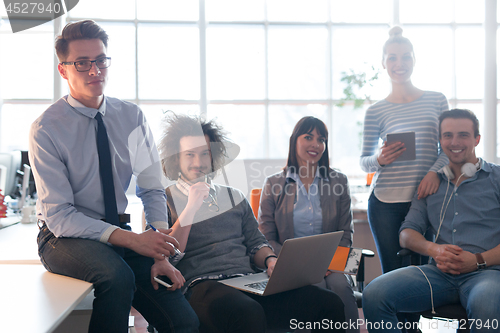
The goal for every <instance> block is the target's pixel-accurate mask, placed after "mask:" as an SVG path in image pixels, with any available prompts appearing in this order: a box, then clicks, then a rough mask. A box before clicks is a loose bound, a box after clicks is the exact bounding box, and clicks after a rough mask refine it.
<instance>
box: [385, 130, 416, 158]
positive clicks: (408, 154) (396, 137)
mask: <svg viewBox="0 0 500 333" xmlns="http://www.w3.org/2000/svg"><path fill="white" fill-rule="evenodd" d="M394 142H402V143H404V144H405V146H404V147H405V148H406V150H405V151H404V152H403V153H402V154H401V155H400V156H399V157H398V158H397V159H396V161H397V162H401V161H412V160H415V159H416V158H417V155H416V152H415V132H400V133H389V134H387V145H390V144H391V143H394Z"/></svg>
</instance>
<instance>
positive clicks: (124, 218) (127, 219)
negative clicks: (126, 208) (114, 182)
mask: <svg viewBox="0 0 500 333" xmlns="http://www.w3.org/2000/svg"><path fill="white" fill-rule="evenodd" d="M118 219H119V221H120V227H121V228H123V227H124V226H122V224H127V223H130V214H118ZM101 221H104V222H106V219H101ZM40 224H41V226H40ZM44 225H45V221H44V220H38V227H39V228H40V229H41V228H42V227H43V226H44Z"/></svg>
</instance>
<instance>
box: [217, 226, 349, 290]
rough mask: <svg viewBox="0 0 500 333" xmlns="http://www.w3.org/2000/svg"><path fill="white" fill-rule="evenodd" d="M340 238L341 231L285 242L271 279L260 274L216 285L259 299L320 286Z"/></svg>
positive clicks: (223, 281)
mask: <svg viewBox="0 0 500 333" xmlns="http://www.w3.org/2000/svg"><path fill="white" fill-rule="evenodd" d="M343 235H344V231H336V232H329V233H326V234H320V235H314V236H308V237H300V238H293V239H287V240H286V241H285V242H284V243H283V247H282V248H281V252H280V254H279V256H278V260H277V261H276V265H275V266H274V271H273V274H272V276H271V277H270V278H269V277H268V276H267V273H266V272H262V273H257V274H249V275H245V276H241V277H235V278H230V279H226V280H219V282H220V283H223V284H225V285H228V286H230V287H233V288H236V289H240V290H243V291H246V292H250V293H254V294H257V295H260V296H267V295H273V294H277V293H280V292H283V291H288V290H292V289H296V288H300V287H304V286H308V285H311V284H315V283H318V282H321V280H322V279H323V278H324V277H325V274H326V271H327V270H328V266H329V265H330V262H331V261H332V258H333V255H334V254H335V251H336V250H337V246H338V245H339V243H340V240H341V239H342V236H343Z"/></svg>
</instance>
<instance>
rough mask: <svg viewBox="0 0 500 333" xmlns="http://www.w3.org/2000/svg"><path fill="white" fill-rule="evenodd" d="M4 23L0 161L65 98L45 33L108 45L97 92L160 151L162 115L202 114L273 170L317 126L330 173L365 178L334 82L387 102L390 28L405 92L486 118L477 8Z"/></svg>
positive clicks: (244, 0) (379, 4)
mask: <svg viewBox="0 0 500 333" xmlns="http://www.w3.org/2000/svg"><path fill="white" fill-rule="evenodd" d="M103 6H105V7H103ZM96 8H99V10H96ZM0 15H1V17H2V21H1V24H0V48H1V50H2V52H0V97H1V98H3V106H2V108H1V111H0V131H1V132H0V151H6V150H12V149H27V136H28V129H29V125H30V123H31V122H32V121H33V120H34V119H36V117H37V116H38V115H39V114H41V113H42V112H43V111H44V110H45V108H46V107H47V105H49V104H50V103H52V102H53V101H54V100H56V99H57V98H59V97H60V96H61V93H62V94H66V93H67V88H66V84H65V82H62V80H61V79H60V78H59V77H58V75H57V73H55V71H56V67H55V66H56V63H57V62H56V60H55V58H54V51H53V40H54V36H55V35H57V34H58V33H59V31H54V30H59V28H60V27H62V26H64V25H65V24H66V23H67V22H71V21H75V20H79V19H87V18H91V19H94V20H96V21H98V22H99V24H101V25H102V26H103V27H104V29H105V30H106V31H107V32H108V33H109V35H110V42H109V50H108V51H109V54H110V56H111V57H112V58H113V65H112V66H111V68H110V81H109V84H108V87H107V90H106V93H107V94H108V95H110V96H115V97H118V98H122V99H125V100H129V101H132V102H135V103H137V104H139V105H140V106H141V108H142V109H143V110H144V112H145V113H146V115H147V118H148V120H149V122H150V124H151V127H152V129H153V131H154V133H155V137H156V138H157V139H158V138H159V135H160V132H161V122H160V120H161V119H162V117H163V115H164V113H165V112H166V111H167V110H173V111H175V112H179V113H191V114H199V113H202V114H206V115H207V117H209V118H213V117H217V119H218V120H219V121H220V122H221V123H222V124H223V126H224V127H225V128H226V129H227V130H228V131H229V132H230V137H231V138H232V139H233V140H234V141H235V142H236V143H238V144H239V145H240V146H241V153H240V156H239V157H240V158H280V159H282V158H285V157H286V155H287V151H288V137H289V135H290V133H291V130H292V128H293V126H294V125H295V123H296V122H297V121H298V120H299V119H300V118H301V117H303V116H305V115H314V116H316V117H319V118H320V119H322V120H323V121H325V122H326V124H327V126H328V128H329V130H330V138H329V140H330V149H331V151H330V156H331V162H332V165H333V166H335V167H338V168H340V169H341V170H343V171H344V172H346V173H347V174H348V175H350V176H357V175H359V176H361V175H362V172H361V169H360V168H359V166H358V160H359V155H360V146H361V132H362V121H363V117H364V111H365V110H366V107H368V106H369V104H368V103H366V104H365V105H364V107H363V108H361V109H358V110H353V106H352V105H351V104H349V103H348V104H346V105H345V106H344V107H338V106H336V104H337V103H338V101H339V100H340V99H341V98H342V97H343V96H342V90H343V88H344V85H343V84H342V83H341V81H340V79H341V76H342V72H345V71H348V70H350V69H354V70H356V71H362V70H364V69H366V68H370V67H371V66H374V67H375V69H376V70H379V71H380V72H381V75H380V78H379V80H377V81H376V82H375V84H374V87H373V88H372V89H371V91H370V94H371V96H372V99H373V100H374V101H376V100H378V99H381V98H384V97H385V96H386V95H387V94H388V93H389V88H390V85H389V82H388V78H387V74H386V73H384V71H383V69H382V68H381V57H382V45H383V43H384V41H385V40H386V39H387V37H388V35H387V31H388V29H389V27H390V26H391V25H393V24H399V25H401V26H402V27H403V29H404V35H405V36H406V37H408V38H410V39H411V40H412V42H413V44H414V49H415V54H416V59H417V62H416V67H415V71H414V75H413V82H414V84H415V85H416V86H417V87H419V88H421V89H424V90H436V91H440V92H443V93H444V94H445V95H446V96H447V97H448V99H449V101H450V106H451V107H467V108H470V109H471V110H473V111H474V112H476V113H477V115H478V116H479V117H482V115H483V105H482V99H483V96H484V92H483V90H484V72H485V69H484V58H485V55H484V27H483V21H484V2H483V1H468V0H441V1H434V0H349V1H344V0H315V1H310V0H238V1H234V0H183V1H175V0H140V1H139V0H123V1H120V2H119V5H117V2H112V1H108V2H106V1H102V0H80V1H79V3H78V5H77V6H76V7H75V8H74V9H73V10H72V11H71V12H70V13H69V14H68V15H66V16H64V17H63V18H62V19H60V22H49V23H46V24H44V25H41V26H39V27H36V28H33V29H30V30H28V31H25V32H22V33H16V34H12V33H11V31H10V28H9V24H8V19H7V16H6V13H5V8H4V7H2V6H0ZM486 70H488V69H486ZM58 81H59V82H58ZM59 87H62V89H59ZM499 89H500V87H499ZM59 90H62V91H61V92H60V91H59ZM480 120H482V118H480ZM481 149H482V148H481V147H479V150H478V154H479V155H481V153H482V151H481Z"/></svg>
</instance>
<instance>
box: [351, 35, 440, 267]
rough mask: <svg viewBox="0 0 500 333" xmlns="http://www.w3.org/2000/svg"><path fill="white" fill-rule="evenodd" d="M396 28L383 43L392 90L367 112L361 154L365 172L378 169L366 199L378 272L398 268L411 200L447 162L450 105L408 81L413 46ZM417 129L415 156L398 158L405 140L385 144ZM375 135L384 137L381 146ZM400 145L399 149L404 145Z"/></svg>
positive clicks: (431, 189)
mask: <svg viewBox="0 0 500 333" xmlns="http://www.w3.org/2000/svg"><path fill="white" fill-rule="evenodd" d="M402 31H403V30H402V29H401V28H400V27H394V28H392V29H391V30H390V31H389V35H390V38H389V39H388V40H387V42H386V43H385V45H384V54H383V61H382V64H383V66H384V69H386V70H387V73H388V74H389V77H390V79H391V85H392V91H391V93H390V94H389V95H388V96H387V97H386V98H385V99H384V100H381V101H379V102H377V103H375V104H374V105H372V106H370V107H369V108H368V110H367V111H366V115H365V122H364V132H363V148H362V154H361V159H360V164H361V168H362V169H363V171H365V172H376V174H375V176H374V177H373V181H372V193H371V195H370V199H369V200H368V221H369V223H370V228H371V230H372V233H373V237H374V239H375V243H376V245H377V250H378V254H379V257H380V262H381V265H382V272H383V273H386V272H389V271H391V270H394V269H396V268H399V267H401V259H400V258H398V257H397V252H398V251H399V250H400V249H401V247H400V246H399V228H400V226H401V223H402V222H403V220H404V218H405V216H406V214H407V213H408V210H409V209H410V204H411V200H412V198H413V196H414V194H415V191H417V193H418V197H419V198H423V197H426V196H427V195H430V194H433V193H435V192H436V191H437V188H438V186H439V179H438V176H437V173H436V171H438V170H439V169H440V168H442V167H443V166H444V165H446V164H447V163H448V158H447V157H446V155H445V154H439V147H438V143H439V137H438V117H439V115H440V114H441V113H442V112H443V111H445V110H448V101H447V100H446V97H445V96H444V95H443V94H442V93H439V92H434V91H423V90H420V89H418V88H417V87H415V86H414V85H413V84H412V82H411V75H412V72H413V67H414V65H415V55H414V53H413V45H412V44H411V42H410V40H409V39H408V38H405V37H403V36H402ZM408 131H414V132H415V139H416V141H415V147H416V159H415V160H411V161H397V158H398V157H399V156H400V155H401V153H402V152H403V151H404V147H403V144H402V143H400V142H395V143H392V144H390V145H387V143H386V136H387V134H388V133H394V132H408ZM379 138H380V139H382V141H384V144H383V145H382V147H380V148H379ZM402 148H403V149H402Z"/></svg>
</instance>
